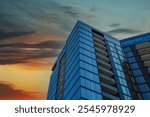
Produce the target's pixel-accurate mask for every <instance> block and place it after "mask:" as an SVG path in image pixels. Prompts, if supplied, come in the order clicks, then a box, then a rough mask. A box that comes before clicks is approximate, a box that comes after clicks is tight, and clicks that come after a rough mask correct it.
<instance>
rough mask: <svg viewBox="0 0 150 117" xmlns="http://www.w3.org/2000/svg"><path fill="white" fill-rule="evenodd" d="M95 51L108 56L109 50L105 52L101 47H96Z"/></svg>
mask: <svg viewBox="0 0 150 117" xmlns="http://www.w3.org/2000/svg"><path fill="white" fill-rule="evenodd" d="M95 51H96V53H99V54H102V55H103V56H108V53H107V52H105V51H104V50H102V49H99V48H97V47H95Z"/></svg>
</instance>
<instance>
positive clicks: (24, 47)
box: [0, 36, 65, 65]
mask: <svg viewBox="0 0 150 117" xmlns="http://www.w3.org/2000/svg"><path fill="white" fill-rule="evenodd" d="M27 37H28V36H27ZM34 37H35V36H31V38H34ZM46 37H47V36H46ZM49 37H51V36H49ZM52 37H57V36H52ZM19 39H20V38H18V39H17V40H16V42H15V43H12V42H11V41H12V40H13V39H9V40H8V39H6V40H5V41H3V43H0V64H2V65H6V64H17V63H28V60H31V59H37V58H51V57H57V55H58V53H59V52H60V50H61V49H62V47H63V46H64V43H65V41H63V40H54V39H53V38H52V39H51V40H50V39H49V40H45V41H44V40H42V41H41V40H40V39H41V38H39V40H35V41H33V42H31V43H26V41H24V42H23V39H24V38H23V39H22V40H20V42H18V41H19ZM28 39H29V38H28ZM24 40H26V38H25V39H24ZM21 41H22V42H21Z"/></svg>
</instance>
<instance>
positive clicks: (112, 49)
mask: <svg viewBox="0 0 150 117" xmlns="http://www.w3.org/2000/svg"><path fill="white" fill-rule="evenodd" d="M109 48H110V50H111V51H114V52H117V51H116V49H115V48H114V47H111V46H110V47H109Z"/></svg>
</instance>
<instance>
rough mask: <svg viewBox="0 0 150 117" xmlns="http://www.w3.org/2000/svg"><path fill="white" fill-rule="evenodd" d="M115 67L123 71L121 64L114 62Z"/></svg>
mask: <svg viewBox="0 0 150 117" xmlns="http://www.w3.org/2000/svg"><path fill="white" fill-rule="evenodd" d="M115 68H116V69H119V70H121V71H123V70H122V66H121V65H120V64H115Z"/></svg>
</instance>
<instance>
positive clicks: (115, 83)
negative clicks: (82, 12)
mask: <svg viewBox="0 0 150 117" xmlns="http://www.w3.org/2000/svg"><path fill="white" fill-rule="evenodd" d="M52 71H53V73H52V74H51V78H50V84H49V88H48V95H47V99H50V100H84V99H85V100H106V99H113V100H130V99H150V33H147V34H143V35H139V36H135V37H131V38H128V39H123V40H118V39H116V38H114V37H112V36H110V35H108V34H107V33H104V32H102V31H100V30H97V29H95V28H93V27H91V26H89V25H87V24H85V23H83V22H81V21H78V22H77V24H76V25H75V27H74V28H73V30H72V32H71V34H70V36H69V37H68V39H67V41H66V44H65V46H64V48H63V50H62V52H61V53H60V55H59V56H58V59H57V60H56V62H55V64H54V66H53V68H52Z"/></svg>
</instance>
